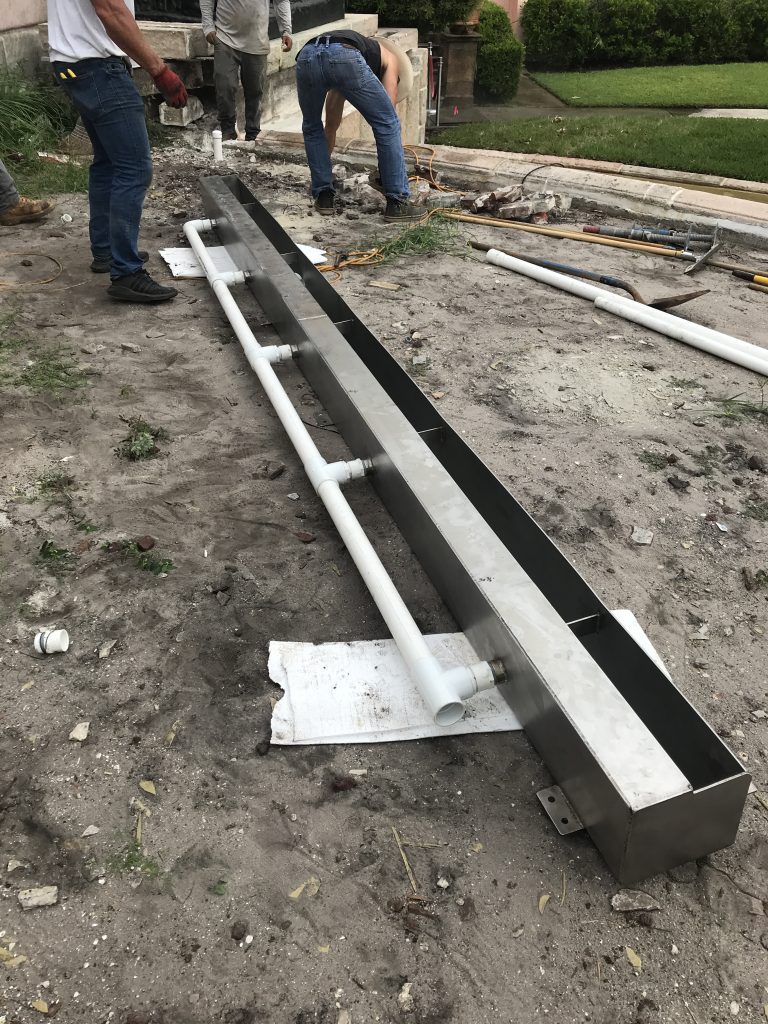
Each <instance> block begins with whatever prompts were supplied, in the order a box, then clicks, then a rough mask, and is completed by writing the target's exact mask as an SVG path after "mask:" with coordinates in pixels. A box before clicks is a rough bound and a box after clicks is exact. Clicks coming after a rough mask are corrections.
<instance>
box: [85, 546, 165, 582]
mask: <svg viewBox="0 0 768 1024" xmlns="http://www.w3.org/2000/svg"><path fill="white" fill-rule="evenodd" d="M102 548H103V550H104V551H107V552H108V553H109V554H117V555H120V556H121V557H122V559H123V561H127V560H128V559H130V560H131V561H132V562H133V563H134V564H135V565H136V567H137V568H138V569H141V570H142V572H151V573H152V574H153V575H154V576H160V575H162V574H164V573H169V572H170V571H171V569H175V568H176V566H175V565H174V564H173V562H172V560H171V559H170V558H162V557H161V556H160V555H156V554H155V553H154V551H142V550H141V548H140V547H139V546H138V544H137V543H136V541H135V540H113V541H105V542H104V544H103V545H102Z"/></svg>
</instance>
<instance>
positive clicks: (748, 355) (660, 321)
mask: <svg viewBox="0 0 768 1024" xmlns="http://www.w3.org/2000/svg"><path fill="white" fill-rule="evenodd" d="M486 260H487V261H488V262H489V263H493V264H494V265H495V266H497V267H503V268H504V269H506V270H512V271H514V273H516V274H523V275H524V276H525V277H530V278H532V279H533V280H534V281H540V282H541V283H542V284H550V285H553V286H554V287H555V288H560V289H561V290H562V291H565V292H570V293H571V294H572V295H579V296H581V297H582V298H584V299H590V301H592V302H593V303H594V305H595V307H596V308H597V309H602V310H604V311H605V312H606V313H613V314H614V315H615V316H620V317H622V318H623V319H624V320H631V321H633V322H634V323H636V324H641V325H642V326H643V327H648V328H649V329H650V330H652V331H657V332H658V333H659V334H664V335H666V336H667V337H668V338H675V339H676V340H677V341H682V342H685V344H686V345H691V346H693V347H694V348H698V349H701V350H702V351H703V352H709V353H710V354H711V355H714V356H718V357H719V358H720V359H726V360H728V361H729V362H731V363H735V364H736V365H737V366H743V367H744V368H745V369H747V370H753V371H754V372H755V373H761V374H762V375H763V376H764V377H768V349H764V348H761V347H760V346H759V345H752V344H751V343H750V342H748V341H742V339H741V338H734V337H732V336H731V335H730V334H722V333H721V332H720V331H713V330H712V329H711V328H710V327H703V326H701V325H700V324H694V323H691V321H690V320H683V319H682V318H681V317H677V316H673V315H672V314H670V313H667V312H665V311H664V310H662V309H654V308H653V307H652V306H645V305H643V303H642V302H636V301H635V300H634V299H628V298H626V296H624V295H614V294H613V293H612V292H608V291H606V290H605V289H604V288H597V287H595V285H592V284H587V282H586V281H579V280H575V279H574V278H572V277H568V276H566V275H565V274H560V273H558V272H557V271H555V270H548V269H547V268H546V267H539V266H536V264H535V263H528V262H527V260H520V259H517V258H516V257H514V256H508V255H507V254H506V253H504V252H499V251H498V249H489V250H488V252H487V253H486Z"/></svg>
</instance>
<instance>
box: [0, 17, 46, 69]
mask: <svg viewBox="0 0 768 1024" xmlns="http://www.w3.org/2000/svg"><path fill="white" fill-rule="evenodd" d="M42 59H43V48H42V45H41V40H40V36H39V34H38V29H37V27H36V26H32V27H31V28H17V29H10V30H9V31H7V32H0V66H3V67H6V68H15V67H23V68H24V70H25V71H27V72H28V73H33V72H34V71H35V70H36V68H37V66H38V65H39V64H40V61H41V60H42Z"/></svg>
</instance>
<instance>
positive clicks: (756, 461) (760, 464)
mask: <svg viewBox="0 0 768 1024" xmlns="http://www.w3.org/2000/svg"><path fill="white" fill-rule="evenodd" d="M747 465H748V466H749V468H750V469H756V470H757V472H758V473H768V462H766V460H765V459H764V458H763V457H762V455H750V457H749V458H748V459H747Z"/></svg>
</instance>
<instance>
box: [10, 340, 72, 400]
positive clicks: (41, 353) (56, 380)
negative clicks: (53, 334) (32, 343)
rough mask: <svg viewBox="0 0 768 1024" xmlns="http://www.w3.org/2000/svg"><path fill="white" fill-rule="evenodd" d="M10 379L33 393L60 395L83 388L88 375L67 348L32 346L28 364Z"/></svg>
mask: <svg viewBox="0 0 768 1024" xmlns="http://www.w3.org/2000/svg"><path fill="white" fill-rule="evenodd" d="M13 383H14V384H15V385H16V386H17V387H25V388H29V390H30V391H33V392H34V393H35V394H48V395H63V394H66V393H67V392H72V391H78V390H79V389H80V388H84V387H85V385H86V384H87V383H88V375H87V374H86V373H85V372H84V371H83V370H81V369H80V367H79V366H78V365H77V361H76V360H75V359H74V358H73V356H72V353H71V352H69V351H68V350H67V349H64V348H52V349H42V348H34V349H33V350H32V352H31V353H30V359H29V362H28V364H27V365H26V366H25V367H24V369H23V370H22V371H21V373H19V375H18V376H17V377H16V378H15V380H14V381H13Z"/></svg>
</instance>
